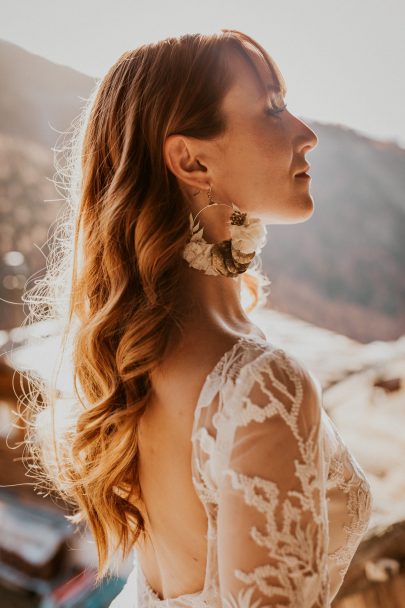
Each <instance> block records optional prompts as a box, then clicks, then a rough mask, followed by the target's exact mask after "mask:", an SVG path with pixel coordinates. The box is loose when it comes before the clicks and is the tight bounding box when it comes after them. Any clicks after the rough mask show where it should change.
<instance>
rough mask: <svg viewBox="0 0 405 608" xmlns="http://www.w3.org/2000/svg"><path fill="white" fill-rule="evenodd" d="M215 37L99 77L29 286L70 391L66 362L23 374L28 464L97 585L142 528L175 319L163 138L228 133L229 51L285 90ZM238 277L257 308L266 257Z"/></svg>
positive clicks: (178, 235) (175, 265) (141, 56)
mask: <svg viewBox="0 0 405 608" xmlns="http://www.w3.org/2000/svg"><path fill="white" fill-rule="evenodd" d="M221 32H222V33H217V34H212V35H203V34H186V35H182V36H180V37H177V38H167V39H165V40H161V41H159V42H156V43H151V44H144V45H142V46H140V47H138V48H136V49H133V50H129V51H127V52H125V53H123V54H122V55H121V56H120V57H119V58H118V60H117V61H116V62H115V63H114V65H113V66H112V67H111V68H110V69H109V71H108V72H107V74H106V75H105V76H104V78H103V79H102V80H101V81H100V82H99V83H97V85H96V87H95V89H94V91H93V92H92V94H91V96H90V98H89V100H88V103H87V104H86V105H85V107H84V109H83V111H82V113H81V114H80V116H79V121H78V124H77V125H76V126H75V129H74V135H73V139H72V142H73V144H72V145H71V146H70V148H69V150H70V152H69V156H68V164H67V165H66V166H65V168H64V169H63V171H60V176H61V177H62V180H63V179H65V178H66V179H67V182H66V183H67V196H66V202H67V205H66V206H65V210H64V213H63V214H62V216H61V217H60V218H59V222H58V224H57V226H56V230H55V232H54V235H53V240H52V246H51V253H50V255H49V256H48V260H47V269H46V274H45V277H44V278H43V279H41V280H40V281H37V283H36V285H35V286H34V288H32V289H30V290H27V291H26V293H25V294H24V298H25V301H26V302H28V304H29V310H30V313H29V315H28V316H27V319H26V321H25V323H33V322H35V321H37V320H39V319H49V320H54V321H56V322H57V323H58V324H59V326H60V329H61V333H60V335H61V338H62V339H61V348H60V355H61V359H60V361H61V360H62V357H63V356H64V355H65V354H66V353H69V356H70V358H71V359H70V363H71V367H72V370H73V378H72V379H73V387H74V391H73V397H72V399H70V400H69V399H66V400H64V399H63V398H62V396H61V394H60V393H58V389H57V388H56V384H57V380H56V376H57V369H59V368H58V366H55V375H54V378H53V380H52V382H44V381H43V380H41V379H40V378H39V377H38V376H36V375H35V374H33V373H31V374H28V378H29V380H30V383H31V392H30V394H29V395H25V397H26V408H25V410H24V415H25V416H24V417H25V418H26V419H27V421H28V428H27V435H26V444H27V447H28V449H29V452H28V453H29V457H28V458H27V459H26V462H27V463H28V462H29V465H28V468H29V472H30V474H31V475H33V476H34V477H35V479H36V484H37V485H38V486H39V488H40V489H41V491H46V492H51V491H55V490H56V491H57V493H58V494H59V495H61V496H62V497H63V498H64V499H65V500H66V501H67V502H68V503H69V504H70V505H71V506H72V508H73V509H74V514H73V515H71V516H70V519H71V520H72V521H73V522H75V523H79V522H81V521H83V522H85V523H86V524H87V525H88V526H89V528H90V530H91V532H92V534H93V537H94V539H95V542H96V546H97V552H98V579H97V580H101V579H102V578H103V577H104V576H105V575H106V574H107V571H108V567H109V565H110V558H111V556H112V552H114V551H116V550H117V549H120V550H121V552H122V556H123V557H124V558H125V557H127V555H128V553H129V551H130V550H131V548H132V547H133V546H134V544H135V543H136V541H137V539H138V537H139V535H140V534H145V521H144V518H143V516H142V513H141V510H140V508H139V506H140V505H141V503H142V492H141V488H140V484H139V476H138V457H139V453H138V439H137V428H138V423H139V420H140V418H141V416H142V414H143V412H144V411H145V409H146V408H147V405H148V399H149V396H150V389H151V384H150V372H151V370H153V369H154V368H155V367H156V366H158V365H159V362H160V361H162V360H163V359H164V356H165V353H166V349H167V347H168V345H169V344H170V343H171V340H172V339H173V331H174V329H175V327H176V326H181V318H180V317H179V315H178V311H177V307H176V298H177V297H178V293H177V292H178V278H179V272H180V265H181V263H184V262H181V260H182V256H181V253H182V251H183V249H184V246H185V243H186V241H187V238H188V234H189V209H187V208H186V203H185V201H184V199H183V197H182V195H181V192H180V189H179V186H178V182H177V180H176V178H175V177H174V175H173V174H172V173H171V172H170V171H168V170H167V168H166V165H165V163H164V159H163V155H162V149H163V142H164V140H165V138H166V137H167V136H168V135H169V134H172V133H181V134H183V135H189V136H192V137H196V138H202V139H205V138H212V137H216V136H218V135H219V134H221V133H223V132H224V130H225V129H226V122H225V118H224V116H223V115H222V113H221V111H220V103H221V100H222V99H223V97H224V95H225V93H226V92H227V91H228V90H229V88H230V86H231V85H232V82H233V75H232V72H231V70H230V69H229V66H228V63H227V52H228V51H229V50H230V49H235V50H237V51H238V52H241V53H243V55H244V56H245V57H247V58H248V59H249V48H250V49H251V48H252V46H253V47H255V48H256V50H258V51H259V53H260V54H261V55H262V57H263V58H264V60H265V61H266V62H267V64H268V65H269V68H270V70H271V71H272V73H273V75H274V76H275V77H276V78H277V79H278V81H279V82H280V87H281V88H283V86H284V83H283V80H282V76H281V74H280V73H279V72H278V70H277V67H276V66H275V64H274V63H273V61H272V59H271V58H270V56H269V55H268V54H267V53H266V51H265V50H264V49H263V48H262V47H261V46H260V45H259V44H258V43H257V42H255V41H254V40H253V39H252V38H250V37H249V36H247V35H246V34H243V33H241V32H239V31H237V30H221ZM249 61H250V62H251V63H252V65H253V66H254V62H253V61H252V60H251V59H249ZM242 279H243V282H244V285H245V288H246V289H247V290H248V292H250V294H251V295H252V296H253V302H252V303H251V304H250V306H249V307H248V309H247V311H248V312H249V311H250V310H252V309H253V308H254V307H255V306H257V305H258V304H260V303H263V301H264V298H265V291H264V289H263V287H264V286H265V285H268V284H269V282H268V281H267V278H266V277H264V275H262V274H261V271H260V262H259V265H258V266H256V267H252V268H251V269H249V270H248V271H247V272H246V273H244V274H243V275H242ZM68 345H69V346H70V350H69V349H68ZM60 361H59V365H60ZM38 396H40V397H41V399H40V401H41V402H42V403H41V405H40V406H39V405H38Z"/></svg>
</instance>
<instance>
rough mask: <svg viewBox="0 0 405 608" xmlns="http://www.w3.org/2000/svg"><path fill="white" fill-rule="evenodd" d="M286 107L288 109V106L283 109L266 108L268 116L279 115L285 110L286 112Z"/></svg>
mask: <svg viewBox="0 0 405 608" xmlns="http://www.w3.org/2000/svg"><path fill="white" fill-rule="evenodd" d="M286 107H287V104H284V105H283V106H281V107H278V106H271V107H269V108H266V114H270V115H274V114H278V113H279V112H282V111H283V110H285V109H286Z"/></svg>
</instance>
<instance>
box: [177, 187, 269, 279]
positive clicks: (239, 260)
mask: <svg viewBox="0 0 405 608" xmlns="http://www.w3.org/2000/svg"><path fill="white" fill-rule="evenodd" d="M207 197H208V205H206V206H205V207H203V208H202V209H201V210H200V211H199V212H198V213H197V214H196V216H195V217H193V215H192V213H190V236H189V240H188V241H187V243H186V246H185V248H184V250H183V258H184V259H185V260H186V261H187V262H188V264H189V266H190V267H192V268H196V269H197V270H201V271H203V272H204V274H209V275H221V276H226V277H233V278H236V277H237V276H238V275H239V274H241V273H243V272H245V271H246V270H247V269H248V268H249V266H250V264H251V262H252V260H253V258H254V257H255V255H256V254H257V253H259V251H261V249H262V248H263V246H264V245H265V242H266V227H265V225H264V224H263V222H262V221H261V219H260V218H254V217H251V216H250V215H249V214H248V213H247V212H242V211H241V210H240V209H239V207H238V206H237V205H235V203H231V204H230V205H229V204H226V203H219V202H217V201H215V200H214V198H213V195H212V186H211V185H210V187H209V189H208V191H207ZM217 205H225V206H226V207H231V208H232V209H233V213H232V214H231V216H230V220H229V221H228V222H226V223H227V224H228V225H229V229H230V233H231V238H229V239H225V240H223V241H220V242H218V243H208V242H207V241H206V240H205V239H204V238H203V231H204V228H200V223H199V222H196V220H197V217H198V216H199V215H200V213H202V211H204V210H205V209H207V208H208V207H213V206H217Z"/></svg>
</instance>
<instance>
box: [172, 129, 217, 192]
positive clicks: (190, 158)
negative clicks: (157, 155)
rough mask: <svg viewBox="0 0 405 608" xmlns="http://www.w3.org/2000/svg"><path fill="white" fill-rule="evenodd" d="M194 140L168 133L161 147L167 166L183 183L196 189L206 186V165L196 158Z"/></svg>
mask: <svg viewBox="0 0 405 608" xmlns="http://www.w3.org/2000/svg"><path fill="white" fill-rule="evenodd" d="M197 156H200V155H199V154H198V153H197V150H196V146H195V145H194V142H191V141H190V139H189V138H187V137H184V136H183V135H176V134H175V135H169V136H168V137H167V138H166V141H165V143H164V147H163V157H164V161H165V163H166V165H167V168H168V169H169V170H170V171H171V172H172V173H173V174H174V175H175V176H176V177H177V178H178V179H179V180H180V181H181V182H182V183H183V184H186V185H188V186H192V187H194V188H197V189H202V188H204V189H205V188H207V186H208V179H207V171H208V169H207V167H206V166H205V165H204V164H203V163H202V162H201V161H200V160H199V159H198V158H197Z"/></svg>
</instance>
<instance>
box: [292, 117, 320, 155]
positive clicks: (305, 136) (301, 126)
mask: <svg viewBox="0 0 405 608" xmlns="http://www.w3.org/2000/svg"><path fill="white" fill-rule="evenodd" d="M293 116H294V115H293ZM294 119H295V125H294V130H295V133H294V139H295V140H296V142H297V144H298V148H299V149H302V148H308V150H312V149H313V148H315V146H316V145H317V144H318V137H317V135H316V134H315V133H314V131H313V130H312V129H311V128H310V127H308V125H307V124H306V123H305V122H304V121H303V120H302V119H301V118H298V116H294Z"/></svg>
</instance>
